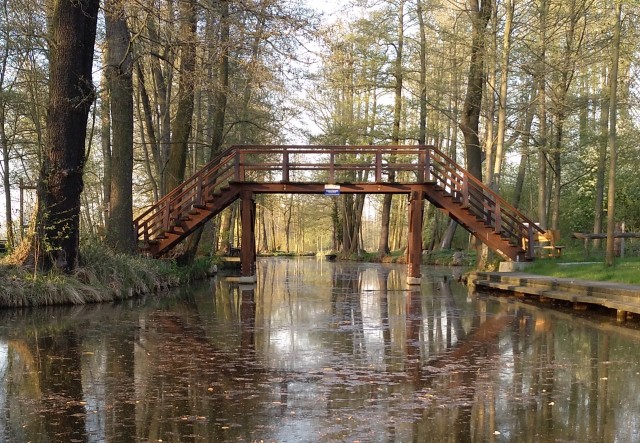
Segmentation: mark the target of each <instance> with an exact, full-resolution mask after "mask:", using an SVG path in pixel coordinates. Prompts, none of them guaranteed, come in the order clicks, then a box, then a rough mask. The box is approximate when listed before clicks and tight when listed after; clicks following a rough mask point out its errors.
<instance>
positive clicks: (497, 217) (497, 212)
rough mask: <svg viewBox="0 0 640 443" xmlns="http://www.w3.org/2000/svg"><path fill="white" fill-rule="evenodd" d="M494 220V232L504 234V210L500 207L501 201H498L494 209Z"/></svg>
mask: <svg viewBox="0 0 640 443" xmlns="http://www.w3.org/2000/svg"><path fill="white" fill-rule="evenodd" d="M493 219H494V222H495V226H494V227H493V232H495V233H496V234H500V233H501V232H502V208H501V207H500V202H499V201H496V202H495V206H494V207H493Z"/></svg>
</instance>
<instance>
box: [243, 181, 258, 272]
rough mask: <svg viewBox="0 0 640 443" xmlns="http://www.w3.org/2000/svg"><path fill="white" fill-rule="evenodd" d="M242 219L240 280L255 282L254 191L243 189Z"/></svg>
mask: <svg viewBox="0 0 640 443" xmlns="http://www.w3.org/2000/svg"><path fill="white" fill-rule="evenodd" d="M240 199H241V204H240V219H241V222H242V238H241V240H240V241H241V243H240V281H241V282H244V283H255V281H256V236H255V225H256V224H255V220H256V203H255V201H254V199H253V192H251V191H242V194H241V195H240Z"/></svg>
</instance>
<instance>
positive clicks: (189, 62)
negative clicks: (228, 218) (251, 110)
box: [165, 0, 226, 192]
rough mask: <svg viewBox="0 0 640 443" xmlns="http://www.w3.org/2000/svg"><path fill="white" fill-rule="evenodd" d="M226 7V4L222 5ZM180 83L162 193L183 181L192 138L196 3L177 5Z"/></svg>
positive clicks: (196, 23)
mask: <svg viewBox="0 0 640 443" xmlns="http://www.w3.org/2000/svg"><path fill="white" fill-rule="evenodd" d="M225 3H226V2H225ZM179 9H180V36H181V38H182V39H183V41H182V46H181V51H180V80H179V84H178V109H177V110H176V117H175V120H174V124H173V127H172V129H173V133H172V137H171V147H170V149H169V158H168V160H167V168H166V174H165V180H166V181H165V183H166V185H165V189H166V190H167V192H168V191H170V190H172V189H173V188H175V187H176V186H178V185H179V184H180V183H182V182H183V181H184V174H185V170H186V166H187V152H188V149H189V145H188V144H189V136H190V135H191V128H192V119H193V107H194V77H195V69H196V44H197V35H196V29H197V25H198V15H197V11H196V2H195V1H193V0H182V1H181V2H180V8H179Z"/></svg>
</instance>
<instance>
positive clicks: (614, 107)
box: [605, 3, 622, 266]
mask: <svg viewBox="0 0 640 443" xmlns="http://www.w3.org/2000/svg"><path fill="white" fill-rule="evenodd" d="M621 21H622V3H618V5H617V11H616V26H615V28H614V30H613V43H612V44H613V47H612V51H611V77H610V79H609V84H610V88H609V99H610V101H609V143H608V144H609V190H608V194H607V254H606V259H605V263H606V265H607V266H613V264H614V261H615V253H614V246H615V244H614V243H615V238H614V231H615V220H616V218H615V209H616V172H617V171H616V162H617V157H618V152H617V147H616V135H617V132H616V126H617V119H618V104H617V102H616V100H617V97H618V63H619V61H620V28H621V27H622V25H621Z"/></svg>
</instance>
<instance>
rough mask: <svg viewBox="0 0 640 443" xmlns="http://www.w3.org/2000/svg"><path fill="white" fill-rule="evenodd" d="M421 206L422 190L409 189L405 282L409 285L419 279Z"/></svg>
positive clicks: (422, 199)
mask: <svg viewBox="0 0 640 443" xmlns="http://www.w3.org/2000/svg"><path fill="white" fill-rule="evenodd" d="M423 208H424V195H423V193H422V191H411V195H410V201H409V243H408V247H407V263H408V265H409V272H408V275H407V284H409V285H419V284H420V281H421V274H420V265H421V264H422V213H423Z"/></svg>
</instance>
